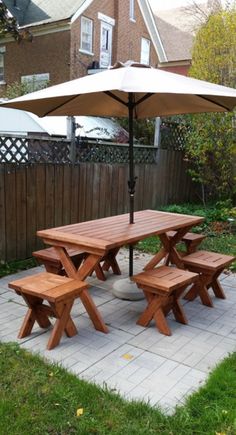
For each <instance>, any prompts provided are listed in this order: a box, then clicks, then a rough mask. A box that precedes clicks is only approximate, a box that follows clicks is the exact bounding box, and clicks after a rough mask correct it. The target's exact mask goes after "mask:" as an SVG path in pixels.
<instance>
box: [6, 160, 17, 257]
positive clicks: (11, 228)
mask: <svg viewBox="0 0 236 435" xmlns="http://www.w3.org/2000/svg"><path fill="white" fill-rule="evenodd" d="M5 169H6V171H5V194H6V198H7V199H5V210H6V228H5V231H6V248H7V255H6V260H9V259H10V258H17V255H16V251H17V250H16V247H17V230H16V168H15V166H14V165H10V164H7V165H6V168H5Z"/></svg>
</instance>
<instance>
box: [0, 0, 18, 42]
mask: <svg viewBox="0 0 236 435" xmlns="http://www.w3.org/2000/svg"><path fill="white" fill-rule="evenodd" d="M5 34H11V35H12V36H13V38H14V39H16V40H18V38H19V30H18V26H17V22H16V19H15V18H14V17H12V16H10V15H9V11H8V9H7V7H6V6H5V4H4V3H3V2H2V1H0V35H1V36H2V35H5Z"/></svg>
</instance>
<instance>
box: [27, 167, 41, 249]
mask: <svg viewBox="0 0 236 435" xmlns="http://www.w3.org/2000/svg"><path fill="white" fill-rule="evenodd" d="M26 201H27V208H26V237H27V240H26V251H27V257H30V256H31V253H32V251H34V249H35V247H36V246H37V236H36V231H37V229H38V228H37V208H36V172H35V166H28V167H26ZM42 211H44V203H43V204H42Z"/></svg>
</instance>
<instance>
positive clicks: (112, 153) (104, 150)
mask: <svg viewBox="0 0 236 435" xmlns="http://www.w3.org/2000/svg"><path fill="white" fill-rule="evenodd" d="M156 152H157V150H156V148H154V147H151V146H150V147H146V146H134V162H135V163H155V161H156ZM76 160H77V161H80V162H94V163H128V161H129V147H128V145H117V144H101V143H97V142H94V143H78V144H77V149H76Z"/></svg>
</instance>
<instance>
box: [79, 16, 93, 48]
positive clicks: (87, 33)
mask: <svg viewBox="0 0 236 435" xmlns="http://www.w3.org/2000/svg"><path fill="white" fill-rule="evenodd" d="M80 49H81V50H82V51H85V52H86V53H92V51H93V21H92V20H90V19H89V18H85V17H81V35H80Z"/></svg>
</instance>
